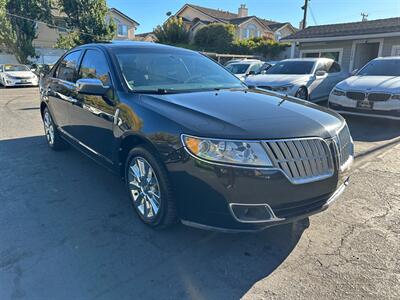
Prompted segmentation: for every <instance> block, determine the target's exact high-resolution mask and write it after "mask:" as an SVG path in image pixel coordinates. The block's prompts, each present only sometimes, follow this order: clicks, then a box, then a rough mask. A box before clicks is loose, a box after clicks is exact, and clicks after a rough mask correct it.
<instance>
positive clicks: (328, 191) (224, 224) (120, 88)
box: [41, 42, 353, 231]
mask: <svg viewBox="0 0 400 300" xmlns="http://www.w3.org/2000/svg"><path fill="white" fill-rule="evenodd" d="M41 113H42V117H43V121H44V128H45V133H46V137H47V141H48V144H49V146H50V147H51V148H52V149H54V150H61V149H64V148H65V147H66V146H67V145H68V144H72V145H73V146H75V147H76V148H78V149H80V150H81V151H83V152H84V153H85V154H87V155H88V156H90V157H92V158H93V159H95V160H96V161H98V162H99V163H101V164H103V165H105V166H106V167H108V168H110V169H112V170H114V171H116V172H117V173H118V174H119V175H120V176H121V177H122V178H123V179H124V181H125V183H126V188H127V190H128V193H129V197H130V198H131V200H132V203H133V207H134V209H135V211H136V212H137V214H138V216H139V217H140V218H141V219H142V220H143V222H145V223H146V224H148V225H150V226H152V227H157V228H161V227H165V226H167V225H170V224H173V223H175V222H177V221H181V222H182V223H184V224H187V225H192V226H197V227H201V228H208V229H215V230H217V229H219V230H225V231H254V230H261V229H264V228H266V227H269V226H272V225H277V224H282V223H286V222H292V221H294V220H297V219H301V218H305V217H307V216H309V215H311V214H314V213H316V212H319V211H322V210H324V209H325V208H326V207H327V206H328V205H329V204H330V203H331V202H332V201H334V200H335V199H337V197H338V196H339V195H340V194H341V193H342V192H343V190H344V188H345V186H346V185H347V183H348V170H349V166H350V165H351V162H352V160H353V142H352V139H351V136H350V133H349V130H348V127H347V125H346V122H345V121H344V119H343V118H342V117H341V116H339V115H338V114H336V113H334V112H332V111H330V110H328V109H325V108H321V107H318V106H316V105H314V104H312V103H309V102H305V101H302V100H299V99H296V98H293V97H288V96H280V95H279V94H276V93H274V92H268V91H265V90H258V89H252V88H248V87H247V86H245V85H244V84H243V83H242V82H241V81H240V80H239V79H237V78H236V77H235V76H233V75H232V74H230V73H229V72H228V71H227V70H225V69H224V68H223V67H221V66H220V65H218V64H217V63H215V62H213V61H212V60H210V59H209V58H207V57H205V56H203V55H201V54H199V53H197V52H193V51H189V50H185V49H180V48H175V47H170V46H165V45H159V44H153V43H144V42H137V43H134V42H132V43H122V44H121V43H119V44H118V43H109V44H108V43H104V44H89V45H84V46H81V47H78V48H75V49H72V50H71V51H69V52H67V53H66V54H65V55H64V56H63V57H61V58H60V60H59V61H58V62H57V63H56V65H55V66H54V67H53V69H52V70H51V71H50V72H49V74H48V75H47V76H46V77H45V78H44V80H43V81H42V86H41ZM93 188H96V187H93Z"/></svg>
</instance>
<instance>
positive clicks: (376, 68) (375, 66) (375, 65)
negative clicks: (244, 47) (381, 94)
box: [357, 59, 400, 76]
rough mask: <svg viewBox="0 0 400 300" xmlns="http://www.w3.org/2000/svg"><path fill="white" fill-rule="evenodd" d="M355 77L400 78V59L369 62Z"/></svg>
mask: <svg viewBox="0 0 400 300" xmlns="http://www.w3.org/2000/svg"><path fill="white" fill-rule="evenodd" d="M357 75H362V76H367V75H370V76H400V59H378V60H373V61H371V62H369V63H368V64H367V65H365V67H364V68H362V69H361V70H360V72H358V74H357Z"/></svg>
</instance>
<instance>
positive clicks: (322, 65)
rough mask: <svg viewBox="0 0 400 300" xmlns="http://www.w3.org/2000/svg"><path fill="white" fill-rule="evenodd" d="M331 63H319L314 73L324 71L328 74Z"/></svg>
mask: <svg viewBox="0 0 400 300" xmlns="http://www.w3.org/2000/svg"><path fill="white" fill-rule="evenodd" d="M330 65H331V63H330V62H328V61H320V62H319V63H318V67H317V69H316V70H315V71H325V72H328V70H329V67H330Z"/></svg>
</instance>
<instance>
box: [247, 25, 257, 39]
mask: <svg viewBox="0 0 400 300" xmlns="http://www.w3.org/2000/svg"><path fill="white" fill-rule="evenodd" d="M257 31H258V30H257V27H256V25H254V24H250V25H248V26H247V27H246V39H250V38H253V37H255V36H257Z"/></svg>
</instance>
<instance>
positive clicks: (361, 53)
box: [353, 43, 379, 70]
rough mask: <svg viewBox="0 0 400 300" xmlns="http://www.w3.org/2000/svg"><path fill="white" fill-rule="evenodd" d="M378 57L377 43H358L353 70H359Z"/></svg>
mask: <svg viewBox="0 0 400 300" xmlns="http://www.w3.org/2000/svg"><path fill="white" fill-rule="evenodd" d="M378 55H379V43H358V44H356V52H355V55H354V66H353V70H354V69H358V70H359V69H361V68H362V67H363V66H365V64H366V63H367V62H369V61H371V60H373V59H374V58H377V57H378Z"/></svg>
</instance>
